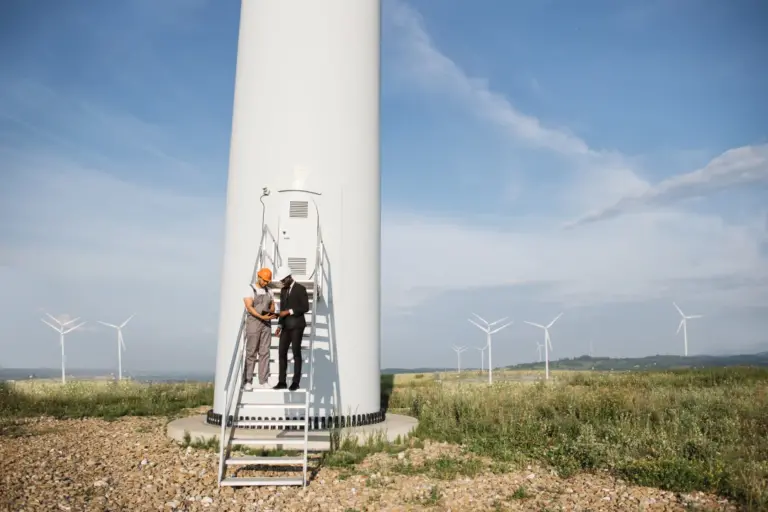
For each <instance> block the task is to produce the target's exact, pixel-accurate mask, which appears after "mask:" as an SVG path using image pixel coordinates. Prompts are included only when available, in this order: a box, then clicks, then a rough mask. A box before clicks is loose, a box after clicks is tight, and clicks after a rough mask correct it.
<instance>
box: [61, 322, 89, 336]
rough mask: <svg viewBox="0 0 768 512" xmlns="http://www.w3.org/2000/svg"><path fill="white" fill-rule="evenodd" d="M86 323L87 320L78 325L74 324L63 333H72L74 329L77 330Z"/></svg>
mask: <svg viewBox="0 0 768 512" xmlns="http://www.w3.org/2000/svg"><path fill="white" fill-rule="evenodd" d="M86 323H87V322H82V323H79V324H77V325H76V326H74V327H70V328H69V329H67V330H66V331H64V332H63V333H62V334H68V333H70V332H72V331H74V330H76V329H79V328H81V327H82V326H84V325H85V324H86Z"/></svg>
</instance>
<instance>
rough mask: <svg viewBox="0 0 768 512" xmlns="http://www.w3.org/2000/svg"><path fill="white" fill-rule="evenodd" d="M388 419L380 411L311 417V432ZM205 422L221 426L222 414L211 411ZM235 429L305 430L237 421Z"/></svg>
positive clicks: (243, 418)
mask: <svg viewBox="0 0 768 512" xmlns="http://www.w3.org/2000/svg"><path fill="white" fill-rule="evenodd" d="M237 419H238V420H239V421H245V420H249V421H265V422H270V421H280V420H303V419H304V418H302V417H293V418H262V417H257V416H240V417H238V418H237ZM385 419H386V411H385V410H384V409H380V410H379V411H378V412H374V413H369V414H350V415H347V416H310V417H309V430H330V429H332V428H345V427H359V426H363V425H374V424H376V423H382V422H383V421H384V420H385ZM232 420H233V417H232V416H231V415H230V416H229V417H228V418H227V427H231V426H232ZM205 422H206V423H208V424H209V425H216V426H218V427H220V426H221V414H219V413H216V412H213V409H209V410H208V412H207V413H206V415H205ZM235 428H243V429H253V428H257V429H267V430H268V429H276V428H277V429H279V430H304V429H303V427H289V428H284V427H275V426H272V425H264V426H258V427H253V426H250V425H249V426H239V425H237V421H236V422H235Z"/></svg>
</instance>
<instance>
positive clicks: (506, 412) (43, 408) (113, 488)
mask: <svg viewBox="0 0 768 512" xmlns="http://www.w3.org/2000/svg"><path fill="white" fill-rule="evenodd" d="M538 376H539V374H538V372H534V371H504V372H502V371H498V372H497V371H495V372H494V380H495V382H497V383H495V384H494V386H493V387H491V388H488V387H487V386H486V385H482V382H483V378H484V377H483V376H482V375H480V372H462V374H456V373H455V372H448V373H443V374H440V377H439V379H436V378H435V377H436V376H435V374H407V375H384V376H382V402H383V404H385V405H386V407H387V408H388V410H389V412H392V413H404V414H411V415H414V416H416V417H418V418H419V420H420V424H419V427H418V429H417V431H416V432H415V433H414V435H413V436H412V437H411V438H409V439H406V440H402V442H399V443H392V444H390V443H385V442H382V441H380V440H373V441H372V442H371V443H369V444H368V445H365V446H360V445H356V444H353V443H349V442H345V441H342V442H341V444H340V445H337V446H335V449H334V450H333V451H332V452H331V453H329V454H326V455H318V456H317V457H316V458H315V459H314V464H315V467H316V474H315V475H314V479H313V480H312V482H311V483H310V485H309V486H308V488H307V489H305V490H301V489H294V488H279V489H263V488H262V489H256V488H248V489H239V490H232V489H219V488H218V487H217V486H216V464H217V460H216V452H215V451H214V448H215V447H214V446H211V445H208V446H203V445H198V444H196V443H194V442H191V441H190V442H187V443H185V444H184V445H179V444H177V443H174V442H173V441H171V440H169V439H167V438H166V437H165V424H166V422H167V421H168V420H169V419H170V418H174V417H177V416H179V415H185V414H191V413H200V412H201V411H205V410H207V408H208V407H209V406H210V403H211V402H212V398H213V388H212V385H211V384H210V383H199V384H198V383H187V384H152V385H147V384H140V383H135V382H123V383H119V384H118V383H114V382H106V381H73V382H69V383H68V384H67V385H66V386H64V387H62V386H61V384H59V383H56V382H52V381H47V382H46V381H34V380H33V381H22V382H18V383H5V384H0V482H2V486H3V488H4V489H5V491H4V493H3V494H2V498H0V508H2V509H9V510H21V509H24V510H161V509H165V510H203V509H211V510H212V509H216V510H320V509H321V507H322V508H327V509H328V510H339V511H344V512H349V511H353V510H424V509H433V510H447V509H451V510H537V511H541V510H577V509H583V510H587V509H589V510H768V491H767V490H766V485H765V482H766V481H768V480H767V479H768V370H765V369H752V368H729V369H707V370H686V371H674V372H658V373H612V374H609V373H597V372H589V373H586V372H585V373H579V372H554V373H553V377H554V378H553V380H552V382H549V383H543V382H537V381H536V378H537V377H538Z"/></svg>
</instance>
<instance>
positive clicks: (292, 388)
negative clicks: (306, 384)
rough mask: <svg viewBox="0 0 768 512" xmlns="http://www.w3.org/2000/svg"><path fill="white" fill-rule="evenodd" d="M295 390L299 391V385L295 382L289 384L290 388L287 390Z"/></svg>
mask: <svg viewBox="0 0 768 512" xmlns="http://www.w3.org/2000/svg"><path fill="white" fill-rule="evenodd" d="M297 389H299V385H298V384H296V383H295V382H294V383H293V384H291V387H289V388H288V390H289V391H296V390H297Z"/></svg>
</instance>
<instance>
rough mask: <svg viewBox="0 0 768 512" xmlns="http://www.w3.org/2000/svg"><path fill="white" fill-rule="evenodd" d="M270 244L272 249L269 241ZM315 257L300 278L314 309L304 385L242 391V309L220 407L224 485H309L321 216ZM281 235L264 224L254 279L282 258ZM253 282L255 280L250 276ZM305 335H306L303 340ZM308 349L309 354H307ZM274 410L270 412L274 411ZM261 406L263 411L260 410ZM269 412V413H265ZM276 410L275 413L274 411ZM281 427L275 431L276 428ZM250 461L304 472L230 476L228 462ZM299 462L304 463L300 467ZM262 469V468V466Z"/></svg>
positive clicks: (274, 358) (273, 355) (273, 367)
mask: <svg viewBox="0 0 768 512" xmlns="http://www.w3.org/2000/svg"><path fill="white" fill-rule="evenodd" d="M268 246H270V249H271V250H268V249H267V247H268ZM316 251H317V257H316V259H315V268H314V271H313V272H312V274H311V275H310V279H311V281H302V280H299V279H296V282H297V283H301V284H302V285H304V286H305V287H306V289H307V295H308V297H309V303H310V312H308V313H307V314H306V320H307V327H308V328H309V329H308V330H309V333H308V334H307V332H306V330H305V333H304V336H303V338H302V345H301V347H302V357H303V358H304V361H303V364H302V370H305V369H306V373H305V372H304V371H302V379H301V388H300V389H298V390H296V391H288V390H279V391H278V390H273V389H271V387H270V388H268V389H258V388H254V389H253V391H244V390H243V389H242V382H243V372H244V368H245V322H246V315H247V312H246V311H245V310H244V311H243V316H242V319H241V321H240V329H239V330H238V333H237V341H236V342H235V348H234V350H233V354H232V361H231V363H230V366H229V372H228V374H227V379H226V383H225V386H224V394H225V396H226V400H225V407H224V411H223V413H222V421H221V436H220V437H219V474H218V480H219V485H220V486H256V485H261V486H264V485H269V486H285V485H301V486H303V487H306V485H307V462H308V451H309V450H308V448H309V417H310V416H309V399H310V393H311V391H312V389H313V385H314V382H313V380H314V368H313V367H314V359H315V358H314V350H313V348H314V342H315V337H316V331H317V325H316V324H317V322H316V317H317V303H318V301H320V300H322V293H321V292H322V290H321V286H320V283H321V279H320V278H321V276H322V275H323V268H322V260H321V258H320V254H321V253H322V236H321V232H320V226H319V221H318V226H317V247H316ZM281 260H282V258H281V256H280V252H279V248H278V243H277V240H276V239H275V237H274V235H272V233H271V231H270V230H269V228H268V227H267V226H264V227H263V229H262V234H261V242H260V243H259V252H258V255H257V257H256V263H255V265H254V269H253V277H252V280H254V279H255V278H256V272H258V270H259V269H260V268H262V267H267V268H271V269H272V270H273V272H274V271H275V270H276V269H277V268H278V267H279V266H280V265H281V264H282V261H281ZM252 282H253V281H252ZM272 293H273V299H274V301H275V310H276V311H279V304H280V294H279V290H277V291H276V292H272ZM276 328H277V321H276V320H273V325H272V342H271V344H270V381H269V384H270V386H272V385H274V384H275V383H276V380H275V379H276V378H277V375H278V364H279V363H278V355H277V347H278V341H279V339H278V337H277V336H275V330H276ZM305 340H306V341H305ZM307 352H308V357H306V358H305V356H304V354H305V353H307ZM292 366H293V358H292V353H291V351H290V350H289V353H288V372H287V380H289V381H290V379H291V378H292V376H293V374H292V373H291V370H292V368H291V367H292ZM276 410H278V411H280V412H281V413H282V414H280V413H278V414H277V415H275V414H274V411H276ZM270 411H271V412H272V413H270ZM260 412H261V413H260ZM267 416H269V417H267ZM275 416H276V417H275ZM243 431H246V432H249V433H253V432H254V431H258V432H260V433H261V432H263V433H264V435H259V436H253V435H248V436H242V435H240V436H238V433H242V432H243ZM276 431H277V432H276ZM290 431H303V435H301V436H300V437H280V436H279V435H278V436H276V435H275V434H276V433H278V432H279V433H281V434H282V433H283V432H290ZM236 446H240V447H245V448H246V449H248V448H249V447H255V448H262V449H263V448H264V447H267V446H283V447H285V448H287V449H291V448H293V449H294V450H295V451H299V452H301V455H291V456H264V455H263V454H262V455H241V456H235V455H234V454H233V453H232V452H233V447H236ZM251 466H254V467H255V466H260V467H261V468H267V470H271V471H273V472H276V471H278V468H276V466H280V467H281V468H280V469H286V468H288V467H291V466H293V467H295V468H297V469H295V471H296V472H298V471H301V476H297V477H285V476H277V477H275V476H272V477H267V476H260V477H238V476H228V475H227V469H228V468H239V469H246V468H247V469H251V468H250V467H251ZM299 468H300V469H299ZM262 471H263V469H262Z"/></svg>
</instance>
